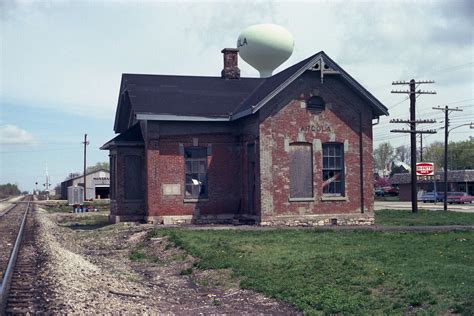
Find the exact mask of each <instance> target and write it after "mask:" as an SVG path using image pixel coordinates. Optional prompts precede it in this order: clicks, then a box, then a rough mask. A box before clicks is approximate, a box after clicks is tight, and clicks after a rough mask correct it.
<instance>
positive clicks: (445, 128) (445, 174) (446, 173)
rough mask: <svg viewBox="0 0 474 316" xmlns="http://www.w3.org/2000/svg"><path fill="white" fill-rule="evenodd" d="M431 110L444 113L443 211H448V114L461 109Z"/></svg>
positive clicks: (439, 108)
mask: <svg viewBox="0 0 474 316" xmlns="http://www.w3.org/2000/svg"><path fill="white" fill-rule="evenodd" d="M433 110H441V111H444V206H443V209H444V210H445V211H447V210H448V135H449V130H448V127H449V112H452V111H462V110H461V109H458V108H455V109H452V108H451V109H450V108H448V106H445V107H444V108H442V107H439V106H438V107H437V108H433Z"/></svg>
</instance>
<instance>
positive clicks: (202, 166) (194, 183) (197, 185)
mask: <svg viewBox="0 0 474 316" xmlns="http://www.w3.org/2000/svg"><path fill="white" fill-rule="evenodd" d="M184 169H185V196H186V197H187V198H196V199H197V198H207V148H203V147H190V148H186V149H185V150H184Z"/></svg>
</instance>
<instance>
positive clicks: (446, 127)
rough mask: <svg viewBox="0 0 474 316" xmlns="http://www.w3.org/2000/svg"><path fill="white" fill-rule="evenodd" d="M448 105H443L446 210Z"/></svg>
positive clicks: (444, 207)
mask: <svg viewBox="0 0 474 316" xmlns="http://www.w3.org/2000/svg"><path fill="white" fill-rule="evenodd" d="M448 120H449V117H448V106H445V107H444V202H443V209H444V210H445V211H447V210H448V135H449V131H448V127H449V121H448Z"/></svg>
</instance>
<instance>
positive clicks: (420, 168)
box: [416, 162, 434, 176]
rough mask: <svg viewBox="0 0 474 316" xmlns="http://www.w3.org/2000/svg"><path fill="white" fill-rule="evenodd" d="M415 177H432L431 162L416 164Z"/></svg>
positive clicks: (432, 164) (432, 168) (432, 166)
mask: <svg viewBox="0 0 474 316" xmlns="http://www.w3.org/2000/svg"><path fill="white" fill-rule="evenodd" d="M416 175H418V176H433V175H434V163H432V162H418V163H417V164H416Z"/></svg>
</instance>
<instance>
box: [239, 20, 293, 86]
mask: <svg viewBox="0 0 474 316" xmlns="http://www.w3.org/2000/svg"><path fill="white" fill-rule="evenodd" d="M294 46H295V42H294V40H293V36H292V35H291V33H290V32H288V31H287V30H286V29H285V28H284V27H281V26H279V25H275V24H257V25H252V26H250V27H248V28H246V29H245V30H244V31H243V32H242V33H241V34H240V36H239V38H238V40H237V48H238V49H239V55H240V57H242V59H243V60H245V61H246V62H247V63H248V64H250V65H251V66H252V67H254V68H255V69H257V70H258V71H259V72H260V77H262V78H264V77H270V76H271V75H272V72H273V70H275V69H276V68H277V67H278V66H280V65H281V64H282V63H283V62H284V61H285V60H287V59H288V58H290V56H291V54H292V53H293V48H294Z"/></svg>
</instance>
